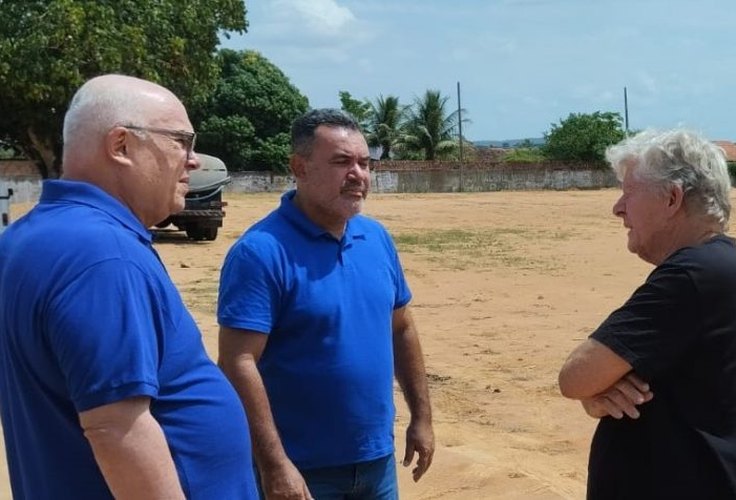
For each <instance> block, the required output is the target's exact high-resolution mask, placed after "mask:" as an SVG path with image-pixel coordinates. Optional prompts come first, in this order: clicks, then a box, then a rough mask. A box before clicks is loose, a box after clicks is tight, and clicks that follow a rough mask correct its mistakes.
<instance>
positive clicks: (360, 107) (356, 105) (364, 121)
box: [339, 90, 371, 130]
mask: <svg viewBox="0 0 736 500" xmlns="http://www.w3.org/2000/svg"><path fill="white" fill-rule="evenodd" d="M339 95H340V104H341V105H342V110H343V111H347V112H348V113H350V114H351V115H353V117H354V118H355V119H356V120H357V122H358V123H359V124H360V127H361V128H362V129H363V130H366V128H367V127H368V123H369V120H370V116H371V103H369V102H367V101H359V100H358V99H354V98H353V96H352V95H350V92H347V91H345V90H341V91H340V92H339Z"/></svg>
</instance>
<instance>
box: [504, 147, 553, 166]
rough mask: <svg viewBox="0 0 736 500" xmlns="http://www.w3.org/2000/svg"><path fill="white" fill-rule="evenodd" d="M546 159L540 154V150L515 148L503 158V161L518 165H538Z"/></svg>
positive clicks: (542, 153)
mask: <svg viewBox="0 0 736 500" xmlns="http://www.w3.org/2000/svg"><path fill="white" fill-rule="evenodd" d="M546 159H547V157H546V156H545V155H544V152H542V149H541V148H535V147H531V148H530V147H520V148H515V149H513V150H512V151H511V152H510V153H508V154H507V155H505V156H504V157H503V161H507V162H519V163H538V162H542V161H544V160H546Z"/></svg>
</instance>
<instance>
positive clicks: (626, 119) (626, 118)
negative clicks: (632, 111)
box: [624, 87, 629, 137]
mask: <svg viewBox="0 0 736 500" xmlns="http://www.w3.org/2000/svg"><path fill="white" fill-rule="evenodd" d="M624 128H625V130H626V137H628V136H629V96H628V94H627V93H626V87H624Z"/></svg>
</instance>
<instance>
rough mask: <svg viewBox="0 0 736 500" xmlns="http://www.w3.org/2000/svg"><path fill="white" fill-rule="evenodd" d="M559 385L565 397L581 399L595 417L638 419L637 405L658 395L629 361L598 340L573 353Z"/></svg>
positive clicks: (591, 341) (586, 409)
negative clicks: (655, 394)
mask: <svg viewBox="0 0 736 500" xmlns="http://www.w3.org/2000/svg"><path fill="white" fill-rule="evenodd" d="M559 385H560V392H561V393H562V395H563V396H565V397H568V398H571V399H577V400H580V401H581V403H582V404H583V408H584V409H585V411H586V412H587V413H588V415H590V416H592V417H595V418H601V417H605V416H611V417H614V418H622V417H623V416H624V415H627V416H629V417H631V418H638V417H639V411H638V410H637V408H636V406H637V405H640V404H643V403H646V402H647V401H650V400H651V399H652V398H653V397H654V395H653V394H652V392H651V390H650V388H649V384H647V383H646V382H644V381H643V380H641V379H640V378H639V377H638V376H637V375H636V374H635V373H634V372H633V371H632V366H631V364H629V362H628V361H626V360H625V359H623V358H622V357H621V356H619V355H618V354H616V353H615V352H613V351H612V350H611V349H610V348H608V347H607V346H605V345H604V344H602V343H600V342H598V341H597V340H594V339H588V340H586V341H585V342H583V343H582V344H580V345H579V346H578V347H577V348H576V349H575V350H574V351H573V352H572V353H571V354H570V356H569V357H568V358H567V361H565V364H564V365H563V367H562V369H561V370H560V375H559Z"/></svg>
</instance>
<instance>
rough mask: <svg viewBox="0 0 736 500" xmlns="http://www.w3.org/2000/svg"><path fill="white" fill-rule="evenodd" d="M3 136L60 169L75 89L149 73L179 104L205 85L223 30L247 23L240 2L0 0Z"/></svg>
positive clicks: (213, 73) (45, 165) (46, 168)
mask: <svg viewBox="0 0 736 500" xmlns="http://www.w3.org/2000/svg"><path fill="white" fill-rule="evenodd" d="M0 5H2V8H0V33H2V37H0V88H2V92H1V93H0V109H1V110H2V113H0V136H7V137H8V138H9V139H10V140H11V141H12V142H13V143H14V144H16V145H18V146H19V147H20V148H21V149H22V150H23V152H24V153H25V154H26V155H27V156H28V157H29V158H31V159H33V160H35V161H36V162H37V164H38V165H39V169H40V171H41V173H42V175H44V176H48V175H57V174H58V173H59V172H58V170H59V163H60V150H61V126H62V121H63V116H64V113H65V112H66V108H67V105H68V102H69V100H70V99H71V96H72V94H73V93H74V91H75V90H76V89H77V88H78V87H79V86H80V85H81V84H82V83H83V82H84V81H85V80H87V79H89V78H90V77H92V76H96V75H99V74H103V73H122V74H128V75H132V76H138V77H141V78H146V79H149V80H152V81H155V82H158V83H161V84H162V85H164V86H166V87H168V88H170V89H171V90H172V91H173V92H174V93H176V94H177V95H178V96H179V97H181V98H182V100H183V101H184V102H185V103H189V102H191V101H192V100H195V99H197V98H199V97H201V96H203V95H205V94H207V93H208V92H210V91H211V89H212V87H213V85H214V82H215V81H216V79H217V70H218V68H217V65H216V64H215V62H214V52H215V49H216V47H217V45H218V43H219V38H218V35H219V34H220V33H222V32H223V31H237V32H241V33H242V32H244V31H245V30H246V28H247V21H246V19H245V14H246V9H245V3H244V1H243V0H188V1H187V2H180V1H179V0H157V1H155V2H141V1H138V0H115V1H112V0H100V1H96V2H90V1H86V0H23V1H21V0H11V1H2V2H0Z"/></svg>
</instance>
